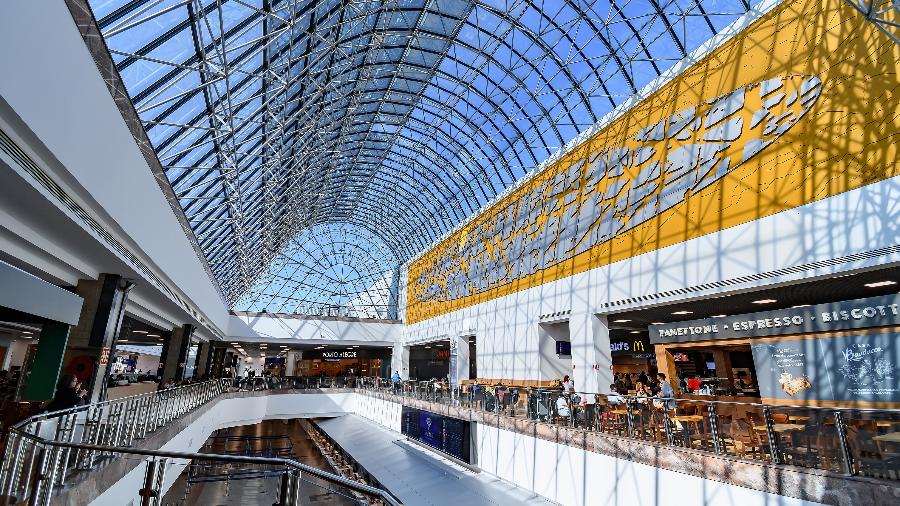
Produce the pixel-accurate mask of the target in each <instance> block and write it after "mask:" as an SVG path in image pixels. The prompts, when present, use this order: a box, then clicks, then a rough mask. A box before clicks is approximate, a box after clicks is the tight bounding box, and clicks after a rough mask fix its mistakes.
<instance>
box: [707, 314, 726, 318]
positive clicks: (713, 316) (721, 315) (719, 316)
mask: <svg viewBox="0 0 900 506" xmlns="http://www.w3.org/2000/svg"><path fill="white" fill-rule="evenodd" d="M726 316H728V315H727V314H714V315H712V316H710V318H725V317H726Z"/></svg>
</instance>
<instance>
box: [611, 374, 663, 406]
mask: <svg viewBox="0 0 900 506" xmlns="http://www.w3.org/2000/svg"><path fill="white" fill-rule="evenodd" d="M609 390H610V392H611V393H610V395H609V396H608V397H607V402H609V403H610V404H621V403H624V402H625V399H624V397H623V396H625V395H629V396H631V397H633V398H634V399H635V401H636V402H637V403H639V404H647V403H648V401H649V400H650V398H654V399H666V400H665V401H657V402H658V403H659V407H665V408H666V409H674V408H675V400H674V399H675V390H674V389H673V388H672V385H671V384H670V383H669V382H668V380H667V379H666V375H665V374H663V373H657V374H656V376H655V378H654V377H652V376H648V375H647V374H646V373H645V372H644V371H641V373H640V374H635V373H622V374H619V373H616V374H614V375H613V383H612V384H611V385H609Z"/></svg>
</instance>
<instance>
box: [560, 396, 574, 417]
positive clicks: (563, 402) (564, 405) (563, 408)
mask: <svg viewBox="0 0 900 506" xmlns="http://www.w3.org/2000/svg"><path fill="white" fill-rule="evenodd" d="M571 414H572V413H571V412H570V411H569V400H568V399H566V396H565V395H560V396H559V397H557V398H556V415H557V416H559V417H562V418H568V417H569V416H570V415H571Z"/></svg>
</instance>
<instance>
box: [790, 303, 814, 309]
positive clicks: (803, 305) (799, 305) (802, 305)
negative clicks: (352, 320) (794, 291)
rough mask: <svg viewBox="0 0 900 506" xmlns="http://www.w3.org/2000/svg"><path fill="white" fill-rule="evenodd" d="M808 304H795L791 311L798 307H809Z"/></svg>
mask: <svg viewBox="0 0 900 506" xmlns="http://www.w3.org/2000/svg"><path fill="white" fill-rule="evenodd" d="M809 306H810V304H797V305H796V306H791V309H796V308H798V307H809Z"/></svg>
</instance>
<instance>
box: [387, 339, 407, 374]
mask: <svg viewBox="0 0 900 506" xmlns="http://www.w3.org/2000/svg"><path fill="white" fill-rule="evenodd" d="M394 371H398V372H399V373H400V378H401V379H404V380H407V379H409V347H408V346H404V345H403V343H402V342H399V341H398V342H396V343H394V350H393V352H392V353H391V376H393V375H394Z"/></svg>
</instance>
